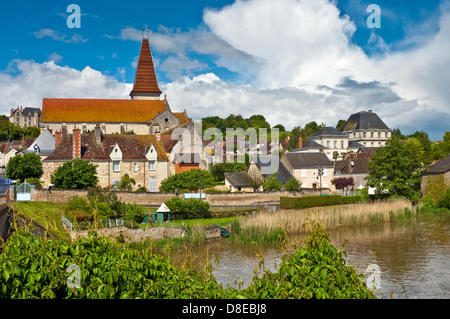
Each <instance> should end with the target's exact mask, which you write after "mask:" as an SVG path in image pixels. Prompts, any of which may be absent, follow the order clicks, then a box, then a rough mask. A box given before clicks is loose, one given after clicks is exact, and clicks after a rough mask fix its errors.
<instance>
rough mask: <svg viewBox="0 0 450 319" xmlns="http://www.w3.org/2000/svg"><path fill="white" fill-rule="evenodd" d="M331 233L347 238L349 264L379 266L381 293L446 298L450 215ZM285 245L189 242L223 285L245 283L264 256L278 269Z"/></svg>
mask: <svg viewBox="0 0 450 319" xmlns="http://www.w3.org/2000/svg"><path fill="white" fill-rule="evenodd" d="M329 233H330V238H331V241H332V243H333V244H334V245H335V246H336V247H339V246H340V245H341V244H342V243H343V242H344V241H345V240H346V241H347V244H346V245H345V247H344V249H345V251H346V252H347V263H348V264H351V265H353V266H354V267H355V268H356V269H357V270H358V272H359V273H365V271H366V269H367V267H368V266H369V265H375V266H374V267H375V268H376V269H378V270H379V273H378V274H377V278H379V281H378V282H377V289H376V294H377V296H378V297H379V298H391V297H393V298H396V299H404V298H409V299H415V298H419V299H425V298H427V299H428V298H431V299H447V298H450V245H449V243H450V240H449V239H450V236H449V235H450V216H449V215H444V216H439V217H431V218H430V217H428V218H423V217H421V218H420V220H416V219H414V220H409V221H401V222H395V223H394V222H392V223H386V224H383V225H379V226H372V227H360V228H347V229H339V230H332V231H329ZM291 240H292V241H295V239H293V238H291ZM284 249H285V248H282V247H281V246H280V245H275V244H264V245H251V244H240V243H235V242H231V241H228V240H221V241H217V242H212V243H208V244H206V245H203V246H201V247H193V248H192V258H193V262H194V263H198V262H203V263H204V262H205V261H206V260H207V259H208V260H209V262H210V263H211V264H212V266H213V268H214V270H213V274H214V276H215V277H216V279H217V280H218V281H219V282H221V283H222V284H223V285H224V287H226V286H233V287H236V286H237V285H238V282H241V287H245V286H247V285H248V284H249V283H250V282H251V278H252V277H253V276H254V274H255V273H254V272H255V269H258V267H259V266H260V265H261V263H260V262H261V261H262V260H263V261H264V267H265V269H268V270H270V271H276V269H277V265H278V264H279V263H280V261H281V256H282V255H283V254H284V251H283V250H284ZM258 255H259V257H258ZM207 256H208V257H207ZM378 275H379V276H378Z"/></svg>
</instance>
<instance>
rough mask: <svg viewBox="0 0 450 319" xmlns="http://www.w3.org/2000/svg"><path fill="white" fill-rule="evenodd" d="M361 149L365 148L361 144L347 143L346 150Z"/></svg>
mask: <svg viewBox="0 0 450 319" xmlns="http://www.w3.org/2000/svg"><path fill="white" fill-rule="evenodd" d="M363 147H366V146H364V145H362V144H361V143H358V142H356V141H348V148H356V149H359V148H363Z"/></svg>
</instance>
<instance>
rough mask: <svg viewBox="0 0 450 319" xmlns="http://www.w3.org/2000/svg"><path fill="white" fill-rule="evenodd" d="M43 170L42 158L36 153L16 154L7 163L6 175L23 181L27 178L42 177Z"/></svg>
mask: <svg viewBox="0 0 450 319" xmlns="http://www.w3.org/2000/svg"><path fill="white" fill-rule="evenodd" d="M43 172H44V171H43V169H42V162H41V158H40V156H39V155H37V154H34V153H28V154H24V155H23V156H22V155H20V154H19V155H16V156H14V157H13V158H11V159H10V160H9V162H8V165H6V176H7V177H8V178H11V179H20V180H21V181H22V182H23V181H24V180H25V179H27V178H41V176H42V174H43Z"/></svg>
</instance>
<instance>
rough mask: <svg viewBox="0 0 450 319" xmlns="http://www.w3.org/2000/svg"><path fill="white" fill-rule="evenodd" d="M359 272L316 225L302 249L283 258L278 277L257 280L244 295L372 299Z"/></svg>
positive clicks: (269, 275)
mask: <svg viewBox="0 0 450 319" xmlns="http://www.w3.org/2000/svg"><path fill="white" fill-rule="evenodd" d="M363 279H364V278H363V275H359V274H358V273H357V272H356V270H355V269H354V268H352V267H349V266H347V265H346V254H345V251H342V250H338V249H336V248H335V247H334V246H333V245H332V244H331V243H330V237H329V235H328V233H327V232H326V231H325V230H324V229H323V228H322V227H321V226H319V225H317V224H316V225H313V231H312V232H311V233H309V234H308V237H307V238H306V240H305V243H304V245H303V247H301V248H300V249H299V250H297V252H296V253H294V254H292V255H284V256H283V257H282V262H281V264H280V266H279V270H278V272H277V273H272V272H270V271H264V272H263V273H262V275H260V276H254V277H253V280H252V283H251V285H250V286H249V287H248V288H246V289H245V290H244V291H243V292H242V294H241V295H242V296H245V297H246V298H257V299H275V298H276V299H288V298H292V299H298V298H301V299H373V298H375V296H374V294H373V293H372V292H371V291H370V290H369V289H367V287H366V284H365V283H364V280H363Z"/></svg>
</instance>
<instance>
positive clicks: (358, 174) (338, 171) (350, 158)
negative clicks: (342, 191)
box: [334, 153, 370, 191]
mask: <svg viewBox="0 0 450 319" xmlns="http://www.w3.org/2000/svg"><path fill="white" fill-rule="evenodd" d="M369 161H370V157H369V156H368V154H367V153H358V154H348V155H347V156H346V158H345V159H344V160H342V161H336V163H335V168H334V177H335V178H337V177H347V178H348V177H352V178H353V182H354V186H353V187H351V188H350V189H349V190H350V191H354V190H355V189H358V188H365V187H366V180H365V178H366V177H367V176H368V175H369V169H368V164H369Z"/></svg>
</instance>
